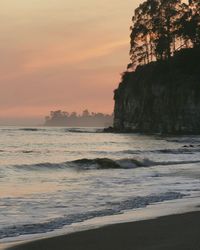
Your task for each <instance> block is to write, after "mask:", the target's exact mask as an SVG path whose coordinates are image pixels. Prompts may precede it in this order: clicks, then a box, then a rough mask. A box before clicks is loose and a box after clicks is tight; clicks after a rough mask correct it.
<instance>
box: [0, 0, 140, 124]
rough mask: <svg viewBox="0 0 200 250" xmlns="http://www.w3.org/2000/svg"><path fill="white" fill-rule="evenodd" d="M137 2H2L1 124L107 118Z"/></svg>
mask: <svg viewBox="0 0 200 250" xmlns="http://www.w3.org/2000/svg"><path fill="white" fill-rule="evenodd" d="M139 2H140V0H126V1H122V0H109V1H107V0H101V1H99V0H73V1H72V0H71V1H69V0H1V4H0V125H13V124H16V125H19V124H30V125H31V124H35V125H36V124H42V122H43V118H44V117H45V116H46V115H48V113H49V111H50V110H57V109H61V110H66V111H69V112H71V111H77V112H81V111H82V110H84V109H86V108H87V109H89V110H90V111H94V112H105V113H112V111H113V105H114V102H113V91H114V89H116V88H117V86H118V83H119V82H120V74H121V73H122V72H123V71H124V70H125V69H126V65H127V64H128V63H129V35H130V26H131V18H132V16H133V13H134V9H135V8H136V7H137V6H138V4H139Z"/></svg>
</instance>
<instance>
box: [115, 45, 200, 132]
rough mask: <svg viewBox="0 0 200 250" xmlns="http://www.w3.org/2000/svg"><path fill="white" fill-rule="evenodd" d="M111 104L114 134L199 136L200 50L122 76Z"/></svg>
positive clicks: (187, 51)
mask: <svg viewBox="0 0 200 250" xmlns="http://www.w3.org/2000/svg"><path fill="white" fill-rule="evenodd" d="M114 100H115V108H114V130H115V131H120V132H129V131H137V132H144V133H166V134H179V133H180V134H200V47H196V48H192V49H183V50H181V51H179V52H177V53H176V54H175V55H174V56H173V57H172V58H170V59H168V60H165V61H157V62H151V63H149V64H147V65H144V66H138V67H137V69H136V70H135V71H134V72H125V73H124V74H123V76H122V81H121V83H120V84H119V87H118V89H116V90H115V94H114Z"/></svg>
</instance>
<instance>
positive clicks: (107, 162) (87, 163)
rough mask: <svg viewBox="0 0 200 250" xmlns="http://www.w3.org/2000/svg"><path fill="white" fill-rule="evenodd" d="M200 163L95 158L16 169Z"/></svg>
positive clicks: (112, 167)
mask: <svg viewBox="0 0 200 250" xmlns="http://www.w3.org/2000/svg"><path fill="white" fill-rule="evenodd" d="M194 163H200V160H195V161H162V162H156V161H152V160H150V159H148V158H144V159H134V158H133V159H127V158H125V159H120V160H113V159H109V158H95V159H87V158H83V159H79V160H75V161H68V162H63V163H48V162H46V163H38V164H32V165H15V166H14V167H15V168H17V169H19V170H27V171H29V170H31V171H32V170H35V171H38V170H47V169H48V170H58V169H75V170H78V171H81V170H82V171H83V170H106V169H134V168H140V167H143V168H145V167H154V166H167V165H179V164H194Z"/></svg>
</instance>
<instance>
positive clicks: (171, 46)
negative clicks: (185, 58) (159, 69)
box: [128, 0, 200, 69]
mask: <svg viewBox="0 0 200 250" xmlns="http://www.w3.org/2000/svg"><path fill="white" fill-rule="evenodd" d="M132 22H133V25H132V26H131V35H130V38H131V43H130V59H131V64H129V65H128V69H129V68H132V67H136V66H137V65H143V64H148V63H149V62H151V61H155V60H166V59H169V58H170V57H171V56H172V55H173V54H174V53H175V52H176V51H177V50H179V49H181V48H182V47H183V46H186V47H191V46H193V47H195V46H198V45H199V44H200V1H199V0H189V2H188V3H185V1H183V0H147V1H145V2H143V3H142V4H140V5H139V7H138V8H137V9H136V10H135V13H134V16H133V18H132Z"/></svg>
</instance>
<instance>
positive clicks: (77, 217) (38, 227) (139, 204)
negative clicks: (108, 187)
mask: <svg viewBox="0 0 200 250" xmlns="http://www.w3.org/2000/svg"><path fill="white" fill-rule="evenodd" d="M184 196H185V195H184V194H182V193H179V192H167V193H161V194H157V195H154V194H152V195H149V196H144V197H141V196H137V197H132V198H129V199H127V200H124V201H119V202H110V203H107V204H106V208H104V209H101V210H98V211H88V212H85V213H81V214H69V215H65V216H63V217H59V218H55V219H52V220H50V221H46V222H43V223H35V224H25V225H14V226H10V227H5V228H2V229H0V239H3V238H7V237H17V236H20V235H28V234H39V233H47V232H51V231H54V230H56V229H61V228H63V227H64V226H66V225H71V224H72V223H78V222H82V221H85V220H88V219H92V218H96V217H102V216H108V215H116V214H120V213H123V211H125V210H131V209H137V208H144V207H146V206H148V205H151V204H155V203H158V202H164V201H170V200H175V199H181V198H183V197H184Z"/></svg>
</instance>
